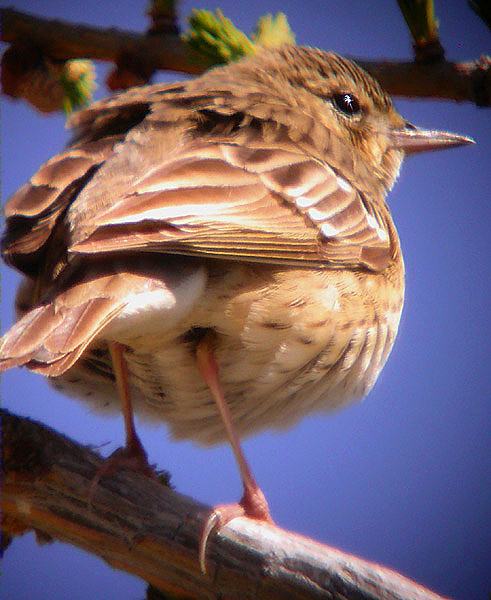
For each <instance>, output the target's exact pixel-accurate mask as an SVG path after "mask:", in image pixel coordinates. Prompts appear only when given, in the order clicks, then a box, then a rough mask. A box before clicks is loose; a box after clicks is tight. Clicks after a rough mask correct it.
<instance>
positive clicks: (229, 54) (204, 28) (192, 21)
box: [183, 9, 255, 65]
mask: <svg viewBox="0 0 491 600" xmlns="http://www.w3.org/2000/svg"><path fill="white" fill-rule="evenodd" d="M189 27H190V28H189V30H188V31H187V32H186V33H185V34H184V35H183V40H184V41H185V42H186V43H188V44H189V46H191V47H192V48H193V49H194V50H197V51H198V52H199V53H201V54H203V55H205V56H206V57H208V58H209V59H210V60H211V62H212V64H214V65H219V64H224V63H228V62H232V61H235V60H238V59H239V58H242V57H243V56H247V55H249V54H254V51H255V49H254V44H253V42H252V41H251V40H250V39H249V37H247V35H246V34H245V33H243V32H242V31H240V29H237V28H236V27H235V25H234V24H233V23H232V21H230V19H227V18H226V17H225V16H224V15H223V13H222V12H221V11H220V10H219V9H217V10H216V11H215V13H213V12H212V11H209V10H196V9H195V10H193V11H192V13H191V16H190V17H189Z"/></svg>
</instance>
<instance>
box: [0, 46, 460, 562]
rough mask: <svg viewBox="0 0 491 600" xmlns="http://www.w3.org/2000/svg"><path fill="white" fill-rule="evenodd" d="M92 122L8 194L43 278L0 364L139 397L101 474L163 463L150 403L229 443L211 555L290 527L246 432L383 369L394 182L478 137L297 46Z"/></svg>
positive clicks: (11, 213)
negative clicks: (435, 124)
mask: <svg viewBox="0 0 491 600" xmlns="http://www.w3.org/2000/svg"><path fill="white" fill-rule="evenodd" d="M71 124H72V126H73V127H74V128H75V131H76V133H75V137H74V139H73V142H72V143H71V145H70V146H69V147H68V149H67V150H66V151H64V152H62V153H61V154H59V155H57V156H55V157H54V158H52V159H51V160H49V161H48V162H47V163H46V164H44V165H43V166H42V167H41V168H40V170H39V171H38V172H37V173H36V174H35V175H34V176H33V177H32V178H31V180H30V182H28V183H27V184H26V185H25V186H23V187H22V188H21V189H20V190H19V191H18V192H17V193H16V194H15V195H14V196H13V197H12V198H11V199H10V201H9V203H8V204H7V207H6V216H7V230H6V233H5V236H4V239H3V255H4V258H5V259H6V261H7V262H8V263H10V264H11V265H13V266H14V267H16V268H17V269H19V270H20V271H22V272H23V273H24V274H25V282H24V284H23V285H22V286H21V289H20V290H19V293H18V307H19V312H20V318H19V321H18V322H17V323H16V324H15V325H14V326H13V327H12V329H11V330H10V331H9V332H8V333H7V334H6V335H5V336H4V338H3V341H2V344H1V347H0V361H1V362H0V368H2V369H7V368H9V367H13V366H19V365H24V366H26V367H27V368H29V369H31V370H32V371H35V372H38V373H42V374H44V375H46V376H48V377H51V378H53V383H54V385H55V386H56V387H58V388H61V389H64V390H66V391H68V392H70V393H73V394H75V395H78V396H80V397H82V398H84V397H88V396H90V398H87V399H88V400H89V399H90V401H92V402H93V403H95V404H96V405H97V406H99V407H100V408H102V409H105V408H106V407H107V406H108V405H110V406H112V407H114V408H120V409H122V411H123V414H124V417H125V428H126V447H125V448H124V449H122V450H121V451H119V452H118V453H117V454H115V455H113V456H112V457H111V458H109V459H108V462H107V463H106V465H105V467H104V468H103V472H102V473H101V474H104V472H108V471H109V470H111V469H113V468H115V466H118V465H126V466H133V467H136V468H144V469H146V470H148V465H147V462H146V455H145V452H144V450H143V448H142V446H141V444H140V442H139V439H138V437H137V434H136V431H135V428H134V424H133V410H136V411H138V412H141V413H142V414H144V415H146V416H148V417H150V418H151V419H156V420H162V421H165V422H166V423H167V424H168V425H169V427H170V430H171V432H172V433H173V434H174V435H175V436H176V437H177V438H190V439H192V440H195V441H197V442H200V443H202V444H214V443H217V442H221V441H223V440H226V439H228V441H229V442H230V443H231V445H232V448H233V451H234V453H235V456H236V459H237V462H238V465H239V468H240V472H241V476H242V480H243V484H244V495H243V497H242V500H241V502H240V504H239V505H234V506H232V507H218V508H217V509H216V510H215V511H214V513H213V515H212V517H210V520H209V526H208V527H207V530H206V532H205V534H204V538H203V548H204V546H205V544H206V538H207V536H208V534H209V532H210V530H211V529H212V528H213V527H214V526H215V525H221V524H223V523H224V522H226V521H227V520H229V519H230V518H232V517H234V516H237V515H238V514H245V515H247V516H250V517H253V518H257V519H264V520H270V516H269V510H268V506H267V503H266V500H265V499H264V496H263V494H262V492H261V490H260V488H259V487H258V485H257V484H256V482H255V480H254V478H253V476H252V473H251V471H250V469H249V467H248V465H247V462H246V461H245V458H244V456H243V454H242V451H241V448H240V442H239V440H240V438H241V437H243V436H245V435H247V434H250V433H252V432H255V431H258V430H261V429H264V428H269V427H286V426H289V425H291V424H293V423H294V422H295V421H297V420H298V419H300V418H301V417H303V416H304V415H306V414H307V413H310V412H313V411H326V410H332V409H334V408H338V407H340V406H342V405H344V404H347V403H349V402H351V401H353V400H354V399H356V398H361V397H362V396H364V395H365V394H366V393H367V392H368V391H369V390H370V389H371V387H372V386H373V384H374V383H375V381H376V379H377V377H378V374H379V373H380V370H381V369H382V367H383V365H384V363H385V361H386V359H387V357H388V354H389V352H390V350H391V348H392V345H393V343H394V339H395V336H396V333H397V329H398V324H399V319H400V315H401V310H402V305H403V298H404V267H403V259H402V254H401V248H400V244H399V239H398V236H397V231H396V228H395V226H394V224H393V221H392V218H391V215H390V211H389V208H388V206H387V204H386V201H385V197H386V194H387V192H388V191H389V190H390V188H391V187H392V185H393V183H394V181H395V179H396V178H397V175H398V172H399V168H400V165H401V162H402V159H403V157H404V155H405V154H409V153H413V152H420V151H425V150H434V149H440V148H448V147H451V146H459V145H462V144H467V143H470V142H471V141H472V140H470V139H469V138H466V137H463V136H458V135H454V134H450V133H446V132H439V131H424V130H421V129H418V128H416V127H414V126H412V125H410V124H409V123H407V122H406V121H405V120H404V119H403V118H402V117H401V116H400V115H399V114H398V113H397V112H396V110H395V109H394V107H393V105H392V102H391V100H390V98H389V97H388V96H387V94H386V93H385V92H384V91H383V90H382V89H381V88H380V87H379V85H378V84H377V83H376V82H375V81H374V80H373V79H372V78H371V77H370V76H369V75H368V74H367V73H365V72H364V71H363V70H362V69H360V68H359V67H358V66H357V65H355V64H354V63H352V62H350V61H349V60H346V59H344V58H342V57H340V56H338V55H335V54H331V53H326V52H323V51H320V50H314V49H310V48H301V47H294V46H286V47H283V48H281V49H276V50H268V51H263V52H261V53H259V54H258V55H256V56H254V57H252V58H248V59H245V60H243V61H241V62H239V63H236V64H231V65H228V66H225V67H221V68H217V69H214V70H212V71H210V72H208V73H206V74H205V75H203V76H202V77H200V78H198V79H195V80H193V81H186V82H184V83H178V84H173V85H161V84H158V85H153V86H148V87H143V88H135V89H133V90H130V91H128V92H126V93H123V94H121V95H118V96H115V97H112V98H109V99H107V100H104V101H101V102H98V103H96V104H94V105H92V106H91V107H89V108H87V109H86V110H83V111H81V112H79V113H78V114H76V115H75V116H74V117H73V118H72V123H71ZM201 558H203V557H201Z"/></svg>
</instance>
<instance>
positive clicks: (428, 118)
mask: <svg viewBox="0 0 491 600" xmlns="http://www.w3.org/2000/svg"><path fill="white" fill-rule="evenodd" d="M10 4H11V5H13V6H14V7H16V8H18V9H19V10H28V11H31V12H34V13H37V14H40V15H44V16H49V17H57V18H62V19H66V20H72V21H75V22H84V23H88V24H92V25H100V26H105V27H108V26H115V27H121V28H125V29H133V30H140V31H143V30H144V29H145V27H146V17H145V14H144V8H145V6H146V2H144V1H142V2H135V1H134V0H119V2H117V3H115V2H96V1H95V0H86V1H85V2H83V3H78V2H77V3H75V2H68V3H67V2H65V1H62V0H59V1H50V0H45V1H43V2H35V1H32V0H31V1H28V0H25V1H20V0H19V1H17V2H13V3H12V2H11V3H10ZM216 6H217V5H216V4H215V3H210V2H202V3H200V4H195V3H194V2H191V1H190V0H186V1H184V2H182V6H181V14H182V15H183V16H185V15H187V14H189V12H190V10H191V8H193V7H199V8H210V9H214V8H216ZM219 6H220V8H221V9H222V10H223V12H224V13H225V15H227V16H228V17H230V18H231V19H232V20H233V21H234V22H235V23H236V24H237V25H238V26H239V27H240V28H242V29H244V30H245V31H250V30H252V29H253V28H254V25H255V22H256V20H257V18H258V17H259V16H261V15H262V14H264V13H265V12H276V11H278V10H283V11H284V12H285V13H286V14H287V16H288V18H289V20H290V23H291V26H292V28H293V30H294V31H295V32H296V34H297V41H298V43H301V44H306V45H311V46H318V47H321V48H324V49H332V50H335V51H337V52H340V53H342V54H346V55H351V56H359V57H364V58H382V57H386V58H392V59H397V58H398V59H406V60H407V59H410V58H411V43H410V40H409V36H408V33H407V30H406V27H405V25H404V23H403V20H402V17H401V16H400V14H399V12H398V9H397V5H396V2H395V0H394V1H388V0H387V1H380V2H377V3H368V2H364V1H362V0H353V1H352V2H349V3H346V2H344V3H340V2H328V1H325V0H323V1H321V0H318V1H313V0H304V1H303V2H301V1H300V0H297V1H293V0H282V2H280V1H279V0H275V1H268V2H265V0H261V1H260V0H249V1H248V2H247V6H246V5H245V3H239V2H233V1H232V0H223V1H222V2H221V3H220V4H219ZM436 10H437V14H438V15H439V18H440V26H441V27H440V31H441V37H442V42H443V44H444V46H445V48H446V51H447V56H448V57H449V58H450V59H454V60H468V59H474V58H477V57H478V56H480V55H481V54H482V53H490V52H491V43H490V42H491V38H490V36H489V31H488V30H486V28H485V26H484V24H483V23H482V22H480V21H479V20H478V19H477V17H475V15H474V14H473V13H472V12H471V11H470V10H469V9H468V7H467V5H466V3H465V2H456V1H451V2H436ZM107 68H108V67H107V65H101V66H99V67H98V73H99V82H100V88H99V90H98V93H97V96H98V97H102V96H104V95H106V94H107V91H106V90H105V89H104V85H103V81H104V74H105V73H107ZM167 77H168V76H167ZM160 78H161V77H160ZM397 105H398V107H399V109H400V111H401V112H402V113H403V114H404V116H405V117H406V118H408V119H409V120H410V121H412V122H414V123H415V124H418V125H422V126H425V127H430V128H440V129H445V128H446V129H449V130H451V131H456V132H459V133H463V134H466V135H470V136H472V137H474V138H475V140H476V142H477V144H476V145H475V146H473V147H466V148H462V149H457V150H452V151H448V152H442V153H431V154H428V155H422V156H418V157H414V158H411V159H409V160H408V161H407V162H406V163H405V165H404V168H403V171H402V174H401V177H400V180H399V182H398V183H397V185H396V187H395V189H394V190H393V192H392V193H391V195H390V197H389V203H390V205H391V207H392V210H393V214H394V218H395V220H396V224H397V226H398V229H399V233H400V236H401V240H402V244H403V249H404V254H405V260H406V268H407V296H406V307H405V312H404V315H403V319H402V324H401V328H400V333H399V337H398V340H397V342H396V345H395V348H394V351H393V353H392V355H391V357H390V359H389V361H388V364H387V366H386V368H385V370H384V372H383V373H382V376H381V377H380V380H379V382H378V383H377V385H376V386H375V389H374V390H373V391H372V392H371V394H370V395H369V396H368V398H367V399H366V400H365V401H364V402H362V403H360V404H356V405H353V406H351V407H349V408H348V409H346V410H344V411H343V412H340V413H337V414H333V415H321V416H319V415H317V416H311V417H308V418H306V419H305V420H304V421H302V422H301V423H300V424H299V425H297V426H296V427H294V428H293V429H291V430H289V431H287V432H281V433H275V432H270V433H265V434H261V435H259V436H256V437H253V438H250V439H248V440H247V441H246V442H245V449H246V453H247V455H248V458H249V459H250V462H251V465H252V467H253V470H254V472H255V474H256V477H257V479H258V481H259V483H260V485H261V486H262V488H263V490H264V492H265V494H266V496H267V498H268V500H269V502H270V506H271V510H272V514H273V517H274V518H275V520H276V521H277V523H278V524H279V525H281V526H283V527H285V528H287V529H291V530H295V531H298V532H300V533H302V534H305V535H309V536H312V537H314V538H315V539H318V540H320V541H322V542H325V543H328V544H330V545H334V546H338V547H340V548H341V549H343V550H346V551H349V552H352V553H355V554H359V555H361V556H363V557H365V558H368V559H370V560H373V561H378V562H381V563H384V564H386V565H388V566H390V567H393V568H395V569H397V570H399V571H401V572H402V573H404V574H406V575H408V576H410V577H412V578H414V579H416V580H418V581H419V582H421V583H423V584H425V585H427V586H429V587H431V588H433V589H435V590H436V591H438V592H440V593H442V594H446V595H449V596H452V597H454V598H461V599H465V600H473V599H476V600H477V599H478V598H483V597H485V595H486V594H488V593H489V592H490V591H491V528H490V527H489V523H491V436H490V429H491V428H490V423H491V402H490V399H491V368H490V365H489V359H490V356H491V342H490V339H491V335H490V334H491V326H490V319H491V316H490V312H491V311H490V297H491V269H490V263H491V261H490V258H491V202H490V189H491V164H490V157H491V119H490V116H491V113H490V111H489V109H477V108H475V107H474V106H472V105H468V104H456V103H451V102H442V101H433V102H431V101H416V100H414V101H407V100H406V101H403V100H400V99H397ZM2 110H3V119H2V133H1V135H2V150H3V152H2V154H3V161H2V182H3V194H4V199H5V198H7V197H8V196H9V195H10V194H11V193H13V192H14V191H15V190H16V189H17V188H18V187H19V186H20V185H21V184H23V183H24V182H25V181H26V180H27V179H28V178H29V177H30V175H31V174H32V173H33V172H34V171H35V170H36V169H37V168H38V167H39V165H40V164H41V163H42V162H43V161H44V160H46V159H47V158H49V157H50V156H51V155H53V154H55V153H56V152H57V151H59V150H60V149H61V148H62V147H63V145H64V143H65V142H66V140H67V137H68V134H67V131H66V130H65V129H64V118H63V116H61V115H51V116H47V117H46V116H41V115H39V114H37V113H36V112H35V111H34V110H33V109H31V108H30V107H28V106H27V105H25V104H24V103H23V102H12V101H10V100H8V99H2ZM17 282H18V277H17V275H16V274H15V273H14V272H12V271H11V270H7V269H6V268H4V269H3V294H2V323H3V329H6V328H7V327H8V325H9V323H10V322H11V321H12V308H11V306H12V299H13V295H14V290H15V286H16V284H17ZM2 398H3V405H4V406H5V407H7V408H9V409H10V410H12V411H14V412H17V413H18V414H22V415H29V416H31V417H33V418H36V419H39V420H40V421H42V422H44V423H47V424H49V425H51V426H53V427H55V428H56V429H57V430H59V431H61V432H63V433H65V434H68V435H69V436H71V437H73V438H74V439H76V440H78V441H79V442H82V443H91V444H94V445H101V444H105V443H107V445H106V446H104V452H105V453H109V452H110V451H112V450H113V449H115V448H116V447H117V446H118V445H120V444H121V443H122V440H123V426H122V422H121V419H120V418H118V417H112V418H102V417H99V416H97V415H95V414H92V413H91V412H90V409H89V408H88V407H87V406H86V405H84V404H83V403H78V402H76V401H73V400H72V399H67V398H65V397H63V396H61V395H59V394H57V393H55V392H54V391H53V390H51V388H50V387H49V386H48V385H47V384H46V383H45V382H44V381H43V380H42V379H41V378H40V377H38V376H35V375H32V374H29V373H27V372H25V371H20V370H15V371H12V372H10V373H8V374H7V375H6V376H5V377H4V378H3V388H2ZM139 431H140V433H141V436H142V438H143V441H144V443H145V446H146V448H147V450H148V452H149V455H150V460H151V461H152V462H156V463H157V464H158V465H159V467H160V468H166V469H168V470H170V472H171V473H172V475H173V482H174V484H175V486H176V488H177V489H178V490H179V491H181V492H183V493H186V494H190V495H192V496H194V497H195V498H197V499H199V500H201V501H204V502H208V503H210V504H217V503H223V502H229V501H234V500H236V499H238V497H239V496H240V493H241V490H240V482H239V478H238V474H237V470H236V467H235V464H234V462H233V459H232V456H231V452H230V450H229V448H228V447H226V446H219V447H217V448H213V449H210V450H205V449H201V448H199V447H196V446H194V445H193V444H191V443H183V442H179V443H176V442H173V441H172V440H170V439H169V436H168V434H167V431H166V429H165V425H162V426H151V427H150V426H148V425H141V426H140V427H139ZM144 587H145V586H144V583H143V582H142V581H141V580H139V579H137V578H135V577H132V576H129V575H126V574H124V573H121V572H118V571H115V570H113V569H111V568H110V567H108V566H107V565H106V564H105V563H103V562H102V561H100V560H98V559H96V558H94V557H91V556H88V555H86V554H85V553H83V552H81V551H79V550H77V549H74V548H71V547H68V546H65V545H62V544H53V545H50V546H45V547H38V546H37V545H36V543H35V542H34V540H33V537H32V535H28V536H25V537H23V538H21V539H18V540H16V541H15V542H14V544H13V545H12V547H11V548H10V549H9V550H8V552H7V553H6V556H5V559H4V573H3V574H2V590H3V597H4V598H6V599H7V598H12V599H13V598H15V599H16V600H23V599H26V600H27V599H29V600H37V599H44V598H50V599H52V598H67V597H70V598H71V599H72V600H76V599H79V598H80V599H82V598H84V599H85V598H88V597H90V598H93V599H95V600H97V599H99V598H101V599H103V598H113V597H118V598H121V599H122V600H124V599H128V600H129V599H135V598H143V596H144V591H143V590H144Z"/></svg>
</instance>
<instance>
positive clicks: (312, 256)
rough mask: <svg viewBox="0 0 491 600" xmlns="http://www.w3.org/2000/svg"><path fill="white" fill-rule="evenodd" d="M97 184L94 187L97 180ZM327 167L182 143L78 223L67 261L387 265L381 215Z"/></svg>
mask: <svg viewBox="0 0 491 600" xmlns="http://www.w3.org/2000/svg"><path fill="white" fill-rule="evenodd" d="M102 185H103V181H102ZM372 204H373V203H371V202H369V201H367V200H366V198H365V197H364V196H363V194H362V193H361V192H359V191H358V190H357V189H356V188H355V187H354V186H353V185H351V184H350V183H349V182H348V181H347V180H346V179H344V178H343V177H342V176H341V175H339V174H337V173H336V172H335V171H334V170H333V168H332V167H330V166H329V165H328V164H326V163H324V162H322V161H320V160H318V159H315V158H313V157H309V156H308V155H306V154H305V153H302V152H301V151H299V150H297V149H295V146H294V145H293V144H292V145H291V147H290V148H287V147H285V145H283V146H281V145H279V144H275V143H274V142H273V143H271V142H270V143H269V145H266V144H265V143H264V140H263V143H262V146H261V145H259V142H258V141H256V144H255V143H254V140H253V143H252V144H251V143H250V139H249V140H248V145H246V146H245V145H241V144H239V143H233V142H229V141H222V142H216V143H214V142H206V141H205V142H203V141H201V142H199V141H196V140H195V141H192V142H190V143H188V144H187V145H185V146H184V147H183V148H181V149H180V151H179V152H173V153H171V155H170V156H168V157H166V158H165V160H164V161H163V162H160V163H159V164H157V166H151V167H150V168H149V169H148V170H146V171H144V172H143V174H142V175H141V176H140V177H138V178H137V179H135V181H134V182H133V185H132V187H131V189H127V190H126V193H125V194H123V195H121V197H119V198H116V199H115V200H114V202H113V203H112V204H111V205H109V206H106V207H104V208H103V209H102V210H101V211H100V212H99V213H97V214H96V215H95V216H94V217H93V219H92V220H93V222H92V224H91V223H89V224H88V223H87V220H86V219H81V221H83V226H84V228H86V231H87V233H86V234H85V235H82V236H80V235H79V236H77V235H76V234H75V243H74V244H73V246H72V247H71V249H70V250H71V252H74V253H95V252H111V251H113V252H114V251H119V250H121V248H122V244H124V247H125V248H132V249H142V250H152V251H158V252H162V253H165V252H168V253H178V254H190V255H209V256H220V257H227V258H230V259H235V260H241V259H242V260H258V261H264V262H289V263H296V264H302V263H304V264H307V263H308V264H313V265H319V266H322V265H331V266H334V267H336V266H346V265H350V266H363V267H366V268H368V269H372V270H380V269H383V268H385V267H386V266H387V264H388V262H389V259H390V254H391V240H390V235H389V225H388V223H387V218H388V217H387V216H386V215H382V214H381V212H380V211H377V210H376V209H375V208H374V207H373V206H372Z"/></svg>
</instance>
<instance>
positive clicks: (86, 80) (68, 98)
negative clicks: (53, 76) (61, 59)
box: [60, 59, 97, 114]
mask: <svg viewBox="0 0 491 600" xmlns="http://www.w3.org/2000/svg"><path fill="white" fill-rule="evenodd" d="M60 83H61V85H62V87H63V90H64V92H65V95H64V97H63V110H64V111H65V113H66V114H70V113H71V112H73V111H74V110H76V109H77V108H81V107H83V106H87V104H89V102H90V101H91V100H92V94H93V92H94V90H95V88H96V87H97V84H96V82H95V69H94V65H93V64H92V62H91V61H90V60H79V59H75V60H67V61H66V63H65V65H64V67H63V71H62V73H61V75H60Z"/></svg>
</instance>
